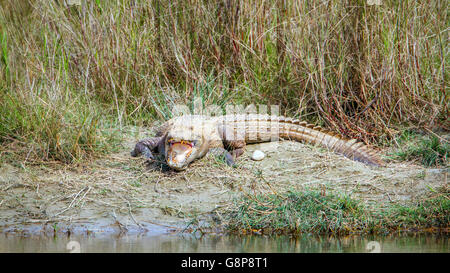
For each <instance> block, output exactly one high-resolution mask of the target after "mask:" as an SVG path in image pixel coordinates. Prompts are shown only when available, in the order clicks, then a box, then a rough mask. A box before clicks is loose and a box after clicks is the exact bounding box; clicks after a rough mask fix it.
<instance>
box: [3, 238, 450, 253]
mask: <svg viewBox="0 0 450 273" xmlns="http://www.w3.org/2000/svg"><path fill="white" fill-rule="evenodd" d="M448 238H449V236H448V234H404V235H389V236H347V237H334V236H315V235H302V236H298V237H292V236H274V237H264V236H218V235H207V236H202V237H198V236H197V237H196V236H193V235H179V234H178V235H177V234H164V235H156V236H148V235H122V236H117V235H114V236H112V235H89V236H84V235H83V236H81V235H80V236H56V237H53V236H42V235H40V236H36V235H32V236H27V237H23V236H17V235H5V234H1V235H0V252H67V253H68V252H133V253H136V252H158V253H161V252H162V253H172V252H176V253H180V252H202V253H212V252H228V253H229V252H235V253H240V252H275V253H280V252H291V253H292V252H295V253H327V252H328V253H329V252H333V253H341V252H362V253H364V252H389V253H394V252H434V253H438V252H444V253H448V252H450V251H449V250H450V248H449V240H448Z"/></svg>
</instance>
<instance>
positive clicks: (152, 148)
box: [131, 137, 163, 159]
mask: <svg viewBox="0 0 450 273" xmlns="http://www.w3.org/2000/svg"><path fill="white" fill-rule="evenodd" d="M162 142H163V137H152V138H148V139H144V140H141V141H139V142H138V143H136V146H135V147H134V150H133V151H131V156H133V157H137V156H139V155H141V154H143V155H144V157H145V158H146V159H155V157H154V155H153V152H157V150H158V147H159V146H160V144H161V143H162Z"/></svg>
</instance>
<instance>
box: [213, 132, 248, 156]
mask: <svg viewBox="0 0 450 273" xmlns="http://www.w3.org/2000/svg"><path fill="white" fill-rule="evenodd" d="M219 134H220V136H221V137H222V143H223V146H224V148H225V149H226V150H227V151H229V155H228V157H229V158H230V159H229V160H230V162H232V164H228V165H234V162H235V160H236V159H237V158H238V157H239V156H241V155H242V154H243V153H244V151H245V140H244V135H243V134H239V132H237V131H236V130H234V129H233V128H230V127H227V126H220V127H219Z"/></svg>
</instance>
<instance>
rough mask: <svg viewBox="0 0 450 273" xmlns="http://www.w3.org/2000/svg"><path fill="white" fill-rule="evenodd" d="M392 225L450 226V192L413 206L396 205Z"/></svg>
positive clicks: (417, 226)
mask: <svg viewBox="0 0 450 273" xmlns="http://www.w3.org/2000/svg"><path fill="white" fill-rule="evenodd" d="M389 214H390V218H391V219H392V227H395V228H399V229H402V228H403V229H412V228H417V229H424V228H434V227H438V228H447V229H448V228H450V194H449V193H447V194H440V195H438V196H435V197H433V198H430V199H426V200H421V201H419V202H417V203H416V204H413V205H411V206H394V207H393V208H392V209H391V211H390V213H389Z"/></svg>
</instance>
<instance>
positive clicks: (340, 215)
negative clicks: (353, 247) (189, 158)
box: [225, 191, 450, 234]
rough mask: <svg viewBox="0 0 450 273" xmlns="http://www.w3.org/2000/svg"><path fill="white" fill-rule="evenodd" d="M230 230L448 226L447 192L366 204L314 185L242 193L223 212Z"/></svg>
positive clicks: (379, 230)
mask: <svg viewBox="0 0 450 273" xmlns="http://www.w3.org/2000/svg"><path fill="white" fill-rule="evenodd" d="M225 215H226V216H225V219H226V221H225V222H226V223H227V224H225V227H226V229H227V230H228V231H229V232H232V233H245V234H248V233H263V234H274V233H275V234H285V233H287V234H296V233H335V234H350V233H385V232H389V231H394V230H411V229H425V228H449V227H450V216H449V215H450V195H449V194H448V193H443V194H440V195H438V196H435V197H432V198H430V199H429V200H425V201H421V202H419V203H418V204H414V205H409V206H405V205H394V206H392V207H390V208H387V209H386V208H374V207H372V208H369V207H368V206H367V205H364V204H362V203H361V202H360V201H357V200H355V199H352V198H350V197H349V196H346V195H323V194H321V193H320V192H316V191H305V192H287V193H283V194H271V195H256V196H246V197H244V198H241V199H239V200H237V201H236V203H235V206H233V207H232V208H231V209H229V210H228V211H227V212H226V213H225Z"/></svg>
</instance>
